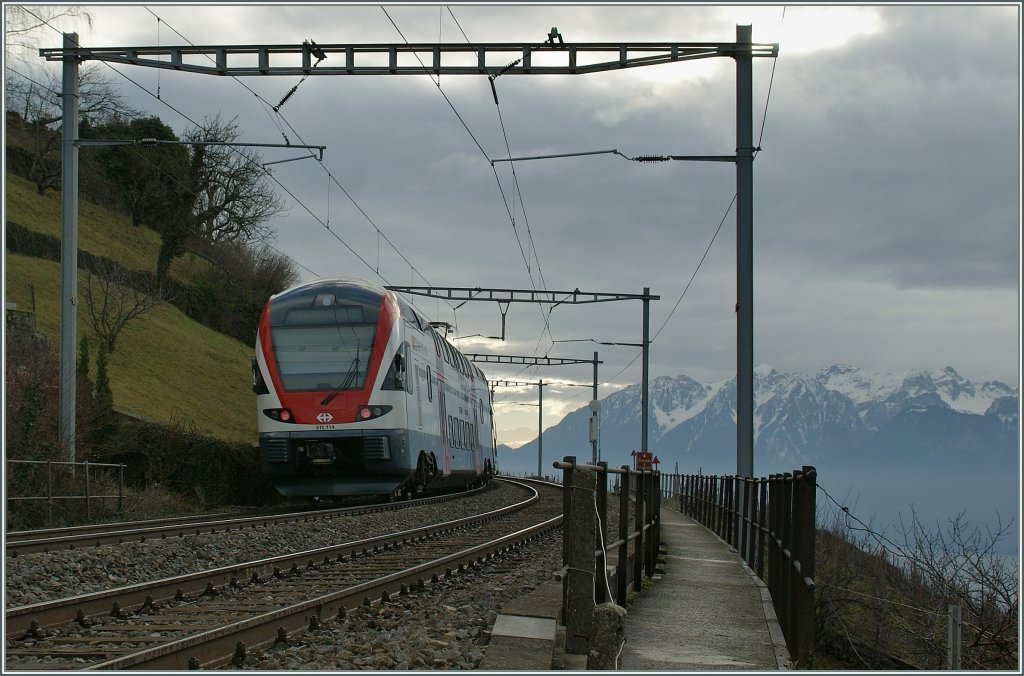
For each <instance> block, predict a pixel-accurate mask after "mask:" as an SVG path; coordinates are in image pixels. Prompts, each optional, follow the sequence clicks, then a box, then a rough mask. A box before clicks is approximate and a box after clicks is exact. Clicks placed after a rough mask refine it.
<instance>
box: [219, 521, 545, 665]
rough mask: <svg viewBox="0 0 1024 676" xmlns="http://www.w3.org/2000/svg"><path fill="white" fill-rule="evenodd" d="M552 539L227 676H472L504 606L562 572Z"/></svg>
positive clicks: (301, 639)
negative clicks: (377, 673)
mask: <svg viewBox="0 0 1024 676" xmlns="http://www.w3.org/2000/svg"><path fill="white" fill-rule="evenodd" d="M561 562H562V537H561V532H560V531H556V532H555V533H553V534H549V535H547V536H544V537H543V538H540V539H539V540H537V541H535V542H533V543H531V544H530V545H528V546H525V547H521V548H519V549H516V550H514V551H513V552H511V553H508V554H505V555H504V556H502V557H500V558H498V559H495V560H493V561H492V563H489V564H487V565H483V566H475V567H474V568H472V569H468V570H467V571H466V572H465V573H462V574H460V575H455V576H453V577H451V578H447V577H446V578H443V579H441V580H439V581H438V582H437V583H435V584H432V585H429V586H427V587H426V589H424V590H423V591H414V592H411V593H410V594H409V595H408V596H395V595H393V597H392V600H391V601H389V602H386V603H385V602H380V603H373V604H372V605H369V606H366V605H364V606H361V607H359V608H357V609H356V610H353V611H349V612H348V613H347V614H346V615H345V617H344V618H343V619H339V620H335V621H331V622H325V623H324V624H323V625H321V627H320V628H319V629H317V630H315V631H305V632H303V633H302V634H301V635H300V636H298V637H297V638H293V639H291V640H289V641H288V643H287V644H283V643H282V644H278V645H276V646H274V647H273V648H270V649H267V650H261V651H252V652H251V653H249V654H247V655H246V656H245V658H244V660H241V661H239V662H238V663H235V664H231V665H226V666H225V667H224V668H225V669H231V670H239V669H240V670H275V671H276V670H281V671H283V670H288V671H296V670H298V671H321V670H325V671H356V670H364V669H377V670H379V669H389V670H398V671H415V670H431V669H437V670H446V671H453V670H463V669H476V668H477V667H478V666H479V664H480V661H481V659H483V656H484V653H485V652H486V649H487V644H488V643H489V642H490V636H491V630H492V628H493V627H494V622H495V620H496V619H497V617H498V615H499V614H500V613H501V610H502V607H503V606H504V605H505V604H506V603H508V602H509V601H511V600H513V599H515V598H518V597H520V596H523V595H525V594H528V593H529V592H531V591H533V590H534V589H536V588H537V587H538V586H540V585H541V584H543V583H544V582H548V581H550V580H551V579H552V574H553V573H554V571H556V570H558V569H559V568H561Z"/></svg>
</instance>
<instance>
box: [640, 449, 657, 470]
mask: <svg viewBox="0 0 1024 676" xmlns="http://www.w3.org/2000/svg"><path fill="white" fill-rule="evenodd" d="M653 457H654V456H653V455H651V453H650V452H649V451H638V452H637V454H636V468H637V469H650V468H651V459H652V458H653Z"/></svg>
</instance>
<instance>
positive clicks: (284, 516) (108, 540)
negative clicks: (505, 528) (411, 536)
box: [4, 488, 483, 557]
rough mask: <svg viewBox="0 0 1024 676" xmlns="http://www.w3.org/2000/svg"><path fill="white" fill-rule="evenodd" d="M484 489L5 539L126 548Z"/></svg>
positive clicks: (23, 549)
mask: <svg viewBox="0 0 1024 676" xmlns="http://www.w3.org/2000/svg"><path fill="white" fill-rule="evenodd" d="M480 490H483V489H482V488H477V489H474V490H470V491H464V492H459V493H451V494H445V495H436V496H430V497H425V498H417V499H415V500H407V501H404V502H397V503H396V502H387V503H379V502H378V503H373V502H366V503H364V504H356V505H353V506H348V507H333V508H328V509H307V510H301V511H295V510H292V511H287V512H277V513H269V514H256V515H251V514H214V515H209V514H207V515H200V516H190V517H179V518H172V519H158V520H154V521H132V522H123V523H109V524H93V525H88V526H71V527H69V528H49V529H41V530H32V531H15V532H11V533H7V534H6V535H5V537H4V548H5V551H6V554H7V556H10V557H16V556H20V555H22V554H33V553H37V552H53V551H58V550H61V549H77V548H80V547H93V546H100V545H106V544H123V543H125V542H146V541H147V540H158V539H161V538H167V537H183V536H185V535H196V534H198V533H218V532H225V531H231V530H239V529H243V528H256V527H259V526H269V525H276V524H283V523H292V522H300V523H301V522H305V523H309V522H312V521H318V520H322V519H334V518H338V517H351V516H356V515H359V514H368V513H371V512H379V511H388V510H395V509H404V508H406V507H413V506H416V505H427V504H432V503H435V502H444V501H447V500H454V499H458V498H461V497H466V496H468V495H472V494H474V493H476V492H479V491H480Z"/></svg>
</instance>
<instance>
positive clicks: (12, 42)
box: [4, 4, 92, 68]
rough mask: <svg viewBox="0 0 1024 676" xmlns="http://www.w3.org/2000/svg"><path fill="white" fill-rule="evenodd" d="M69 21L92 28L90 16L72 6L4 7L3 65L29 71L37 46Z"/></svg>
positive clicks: (35, 60) (35, 59) (55, 33)
mask: <svg viewBox="0 0 1024 676" xmlns="http://www.w3.org/2000/svg"><path fill="white" fill-rule="evenodd" d="M69 20H70V21H71V22H72V23H74V22H76V21H78V20H82V21H85V22H86V24H87V25H88V26H90V27H91V26H92V15H91V14H89V12H87V11H85V10H84V9H82V8H81V7H76V6H73V5H42V4H38V5H26V6H22V5H5V6H4V61H6V62H7V63H11V62H16V63H18V64H20V65H22V66H26V65H27V66H29V67H30V68H31V67H32V66H34V64H35V63H36V62H37V60H38V58H39V53H38V52H37V51H36V49H37V48H38V47H39V44H40V43H41V42H43V41H44V40H48V39H50V38H54V37H57V32H58V31H60V30H63V29H62V28H58V25H57V24H61V23H64V22H65V21H69Z"/></svg>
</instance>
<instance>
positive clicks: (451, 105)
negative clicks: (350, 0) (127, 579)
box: [380, 6, 551, 373]
mask: <svg viewBox="0 0 1024 676" xmlns="http://www.w3.org/2000/svg"><path fill="white" fill-rule="evenodd" d="M380 9H381V11H382V12H383V13H384V15H385V16H386V17H387V19H388V21H389V22H390V23H391V25H392V27H393V28H394V29H395V31H396V32H397V33H398V35H399V37H401V39H402V40H403V41H404V42H405V43H406V44H407V45H408V44H409V40H408V38H406V37H405V34H404V33H403V32H402V30H401V28H399V26H398V24H397V23H396V22H395V20H394V18H392V16H391V14H390V13H388V11H387V9H385V8H384V6H380ZM448 12H449V14H452V17H453V18H454V13H453V12H452V11H451V8H450V7H449V8H448ZM456 25H458V27H459V30H460V31H461V32H462V35H463V37H465V38H466V41H467V42H469V38H468V36H467V35H466V32H465V31H464V30H463V29H462V26H461V25H460V24H458V20H456ZM414 55H415V57H416V60H417V61H418V62H419V64H420V67H421V68H422V69H423V72H424V73H425V74H426V75H427V76H428V77H429V78H430V80H431V82H433V83H434V85H435V86H436V87H437V90H438V92H439V93H440V94H441V96H442V97H443V98H444V100H445V102H446V103H447V104H448V107H449V108H450V109H451V110H452V112H453V113H454V114H455V116H456V118H458V120H459V122H460V123H461V124H462V126H463V128H464V129H465V130H466V132H467V133H468V134H469V136H470V138H471V139H472V140H473V142H474V144H475V145H476V147H477V148H478V149H479V150H480V153H481V154H482V155H483V156H484V159H486V160H487V161H488V162H490V159H491V158H490V155H489V154H488V153H487V151H486V150H484V148H483V145H481V143H480V141H479V140H478V139H477V137H476V135H475V134H474V133H473V131H472V130H471V129H470V128H469V125H468V124H467V123H466V121H465V119H464V118H463V117H462V115H461V114H460V113H459V111H458V109H457V108H456V107H455V104H454V103H452V101H451V99H450V98H449V97H448V95H447V94H446V93H445V92H444V90H443V89H442V88H441V82H440V77H437V78H435V76H434V74H433V73H431V72H430V71H429V69H427V67H426V64H424V63H423V61H422V59H420V57H419V54H414ZM496 98H497V96H495V99H496ZM498 115H499V120H500V121H501V114H500V108H499V112H498ZM501 122H502V132H503V135H504V136H505V142H506V148H507V147H508V138H507V134H506V133H505V129H504V122H503V121H501ZM510 154H511V153H510ZM491 170H492V172H493V173H494V179H495V183H496V184H497V186H498V191H499V192H500V193H501V198H502V202H503V203H504V205H505V211H506V213H507V214H508V216H509V221H510V223H511V225H512V230H513V233H514V234H515V238H516V242H517V243H518V245H519V251H520V254H521V255H522V257H523V262H524V264H525V265H526V270H527V275H528V276H529V278H530V284H531V285H532V286H533V288H534V289H537V282H536V281H535V280H534V278H533V273H532V270H531V266H530V262H529V259H528V257H527V254H526V251H525V250H524V248H523V243H522V240H521V239H520V237H519V231H518V229H517V228H516V222H515V215H514V214H513V209H514V201H515V200H514V197H513V206H511V207H510V206H509V200H508V198H507V197H506V195H505V190H504V188H502V186H501V180H500V177H499V176H498V173H497V169H495V167H494V165H493V163H492V164H491ZM516 189H517V192H518V194H519V201H520V205H522V204H523V200H522V193H521V192H519V191H518V181H516ZM524 213H525V207H524ZM524 220H525V215H524ZM527 231H528V235H529V240H530V244H531V246H532V245H533V239H532V233H530V232H529V227H528V226H527ZM532 252H533V255H534V259H535V260H538V265H537V268H538V269H537V274H538V278H539V279H540V280H541V284H542V285H543V271H542V270H541V268H540V264H539V258H538V256H537V251H536V246H532ZM539 309H540V311H541V317H542V320H543V321H544V326H545V331H544V332H546V333H547V334H548V336H549V337H550V336H551V328H550V322H549V319H548V316H547V315H545V314H544V310H543V308H539ZM544 332H542V333H541V337H540V340H539V341H538V344H537V347H536V348H534V351H535V353H536V351H537V350H539V347H540V341H542V340H543V335H544ZM528 368H529V367H524V368H523V369H521V370H520V371H519V372H518V373H522V372H523V371H525V370H527V369H528Z"/></svg>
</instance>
